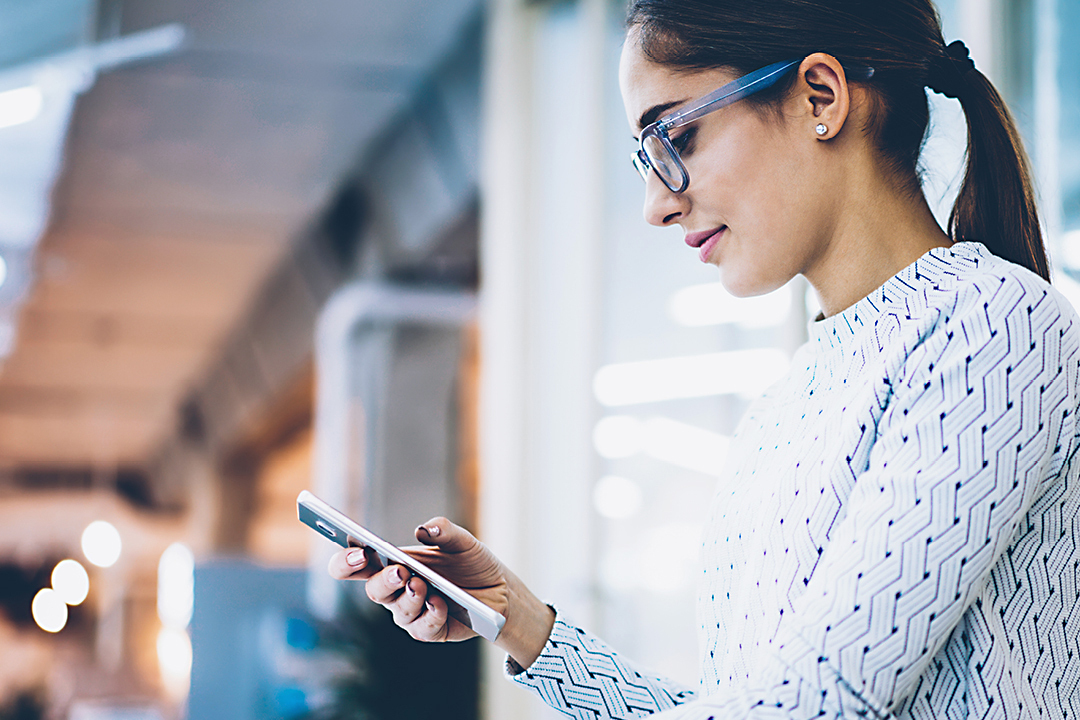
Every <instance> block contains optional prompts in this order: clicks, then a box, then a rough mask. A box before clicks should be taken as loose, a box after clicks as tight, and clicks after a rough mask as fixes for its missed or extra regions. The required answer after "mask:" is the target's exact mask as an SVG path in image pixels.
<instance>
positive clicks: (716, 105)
mask: <svg viewBox="0 0 1080 720" xmlns="http://www.w3.org/2000/svg"><path fill="white" fill-rule="evenodd" d="M800 62H802V60H801V59H798V60H785V61H783V62H778V63H774V64H772V65H768V66H766V67H763V68H761V69H760V70H756V71H754V72H752V73H750V74H749V75H744V76H742V77H741V78H739V79H738V80H735V81H733V82H730V83H728V84H727V85H724V86H723V87H720V88H717V89H716V90H714V91H713V92H711V93H709V94H708V95H706V96H705V97H703V98H701V101H700V102H699V103H698V104H697V105H695V106H694V107H692V108H688V109H686V110H683V111H682V112H677V113H674V114H672V115H670V116H668V117H666V118H661V119H660V120H659V121H658V122H657V125H660V126H662V127H664V128H665V129H669V130H670V129H671V128H677V127H682V126H683V125H686V124H687V123H690V122H693V121H694V120H697V119H698V118H699V117H701V116H703V115H707V114H709V113H710V112H712V111H714V110H719V109H720V108H722V107H724V106H725V105H731V104H732V103H735V102H738V101H739V100H742V99H743V98H745V97H747V96H749V95H753V94H754V93H756V92H758V91H761V90H764V89H766V88H768V87H770V86H772V85H775V84H776V83H777V81H779V80H780V78H782V77H783V76H784V73H786V72H787V71H788V70H790V69H791V68H793V67H795V66H796V65H798V64H799V63H800ZM844 71H845V72H846V73H847V74H848V75H849V76H850V78H851V79H852V80H869V79H870V78H872V77H873V76H874V68H872V67H867V66H865V65H854V66H851V67H848V66H844Z"/></svg>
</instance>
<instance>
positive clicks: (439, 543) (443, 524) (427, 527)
mask: <svg viewBox="0 0 1080 720" xmlns="http://www.w3.org/2000/svg"><path fill="white" fill-rule="evenodd" d="M416 539H417V540H419V541H420V542H422V543H423V544H425V545H431V546H434V547H437V548H439V549H440V550H442V551H443V552H446V553H462V552H465V551H467V550H471V549H472V548H474V547H475V546H476V545H478V544H479V542H480V541H479V540H477V539H476V538H475V537H473V535H472V533H470V532H469V531H468V530H466V529H465V528H463V527H461V526H460V525H455V524H454V523H452V522H450V521H449V520H447V519H446V518H444V517H436V518H432V519H431V520H428V521H427V522H426V523H424V524H423V525H421V526H420V527H418V528H416Z"/></svg>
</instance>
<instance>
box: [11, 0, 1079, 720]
mask: <svg viewBox="0 0 1080 720" xmlns="http://www.w3.org/2000/svg"><path fill="white" fill-rule="evenodd" d="M939 6H940V9H941V12H942V16H943V19H944V25H945V33H946V38H947V40H951V39H955V38H963V39H964V40H965V41H966V42H967V44H968V45H969V47H971V49H972V54H973V57H974V59H975V62H976V64H977V65H978V67H979V68H980V69H982V70H983V71H984V72H986V73H987V74H988V75H989V76H990V77H991V78H992V79H993V80H994V81H995V82H996V83H997V85H998V87H999V88H1000V89H1001V90H1002V91H1003V94H1004V95H1005V96H1006V97H1007V99H1008V100H1009V102H1010V104H1011V106H1012V107H1013V109H1014V111H1015V114H1016V116H1017V119H1018V121H1019V123H1020V126H1021V128H1022V130H1023V132H1024V134H1025V137H1026V140H1027V144H1028V150H1029V152H1030V153H1031V156H1032V159H1033V163H1034V167H1035V171H1036V175H1037V177H1038V184H1039V194H1040V200H1041V203H1042V205H1041V207H1042V212H1043V219H1044V221H1045V224H1046V229H1047V233H1048V242H1049V246H1050V251H1051V256H1052V260H1053V262H1054V266H1055V283H1056V284H1057V285H1058V287H1059V288H1060V289H1061V290H1062V291H1063V292H1064V293H1065V294H1066V295H1067V296H1068V297H1069V298H1070V299H1074V298H1075V299H1076V302H1078V303H1080V292H1077V288H1078V285H1077V283H1076V282H1075V281H1074V280H1073V278H1074V277H1080V274H1078V273H1080V120H1078V118H1080V92H1078V91H1080V47H1078V46H1077V45H1076V43H1070V42H1068V41H1067V39H1068V38H1072V37H1075V36H1076V35H1078V34H1080V3H1077V2H1075V0H942V2H941V3H940V4H939ZM623 9H624V4H623V3H622V2H621V0H576V1H569V0H568V1H564V2H556V1H543V0H534V1H531V2H529V1H526V0H488V1H487V2H484V1H483V0H393V2H374V1H371V0H352V2H347V3H346V2H334V1H332V0H310V1H309V2H305V3H295V2H286V1H285V0H228V1H226V0H139V1H138V2H136V1H135V0H0V158H2V162H0V720H12V719H15V718H17V719H18V720H37V719H38V718H55V719H71V720H120V719H123V720H174V719H175V720H179V719H180V718H188V717H190V718H193V719H197V720H212V719H214V718H228V719H229V720H242V719H244V718H253V719H254V718H260V719H261V718H273V719H277V718H282V719H285V718H303V717H307V718H387V717H395V718H412V717H430V716H432V715H433V714H438V716H439V717H450V718H453V717H460V718H507V717H514V718H545V717H550V713H549V712H548V711H546V710H545V709H544V708H542V707H540V706H539V703H538V701H536V700H535V699H534V698H532V697H531V696H530V695H528V694H526V693H525V692H523V691H521V690H519V689H517V688H515V687H513V686H511V685H510V684H509V683H506V682H504V681H503V680H502V679H501V672H502V671H501V664H502V657H501V656H499V654H498V653H497V652H494V651H493V649H492V648H490V647H487V646H485V645H484V644H483V643H482V641H470V642H468V643H463V644H460V645H457V646H452V647H431V646H425V645H421V644H419V643H413V642H412V641H411V640H409V639H408V638H407V637H405V636H404V634H403V633H400V632H397V631H396V630H394V629H393V628H391V627H389V626H388V622H389V621H388V619H387V617H386V616H385V614H384V613H381V612H372V611H371V607H370V604H369V603H367V601H366V600H365V599H364V598H363V597H362V592H361V588H358V587H343V586H341V585H340V584H338V583H335V582H334V581H331V580H330V579H329V578H328V576H327V575H326V574H325V563H326V559H327V558H328V556H329V554H330V553H331V552H332V550H333V546H332V545H331V544H330V543H327V542H325V541H324V540H322V539H321V538H319V537H317V536H315V534H314V533H312V532H311V531H310V530H308V529H307V528H305V527H304V526H303V525H301V524H300V523H299V522H297V520H296V511H295V498H296V495H297V494H298V492H299V491H300V490H302V489H305V488H306V489H310V490H312V491H313V492H315V493H316V494H317V495H320V496H321V497H323V498H324V499H326V500H327V501H329V502H331V503H332V504H334V505H336V506H338V507H340V508H342V509H344V510H346V511H347V512H349V513H350V514H352V515H353V516H354V517H356V518H358V519H361V520H362V521H364V522H365V523H366V524H368V525H369V526H370V527H372V528H373V529H375V530H376V531H378V532H380V533H382V534H383V535H384V536H385V537H387V538H389V539H391V540H394V541H396V542H399V543H408V542H411V541H412V528H414V527H415V526H416V525H417V524H418V523H420V522H422V521H424V520H426V519H428V518H429V517H431V516H433V515H436V514H445V515H447V516H449V517H450V518H452V519H454V520H455V521H457V522H459V523H461V524H464V525H465V526H467V527H469V528H470V529H472V530H473V531H474V532H476V533H477V534H479V535H480V536H481V538H482V539H483V540H484V541H485V542H486V543H487V544H488V545H490V546H491V547H492V548H493V549H494V550H495V552H496V553H497V554H499V555H500V556H501V557H502V558H503V559H504V560H505V561H506V562H507V563H508V564H509V565H510V566H511V567H513V568H514V569H515V570H516V571H517V573H518V574H519V575H520V576H521V577H522V578H523V579H525V581H526V582H527V583H529V584H530V586H532V587H533V588H534V589H535V590H536V591H537V592H538V594H540V595H541V596H542V597H544V598H546V599H548V600H550V601H553V602H557V603H558V604H559V605H560V607H561V608H562V609H563V611H565V612H566V613H568V614H570V615H571V616H572V617H574V618H575V619H576V620H578V621H579V622H581V623H582V624H585V625H587V626H589V627H591V628H592V629H594V630H596V631H598V632H600V633H601V634H602V635H603V636H604V637H606V638H607V639H608V640H609V641H610V642H611V643H612V644H613V645H614V646H616V647H618V648H619V649H621V650H623V651H624V652H626V653H627V654H628V655H630V656H631V657H636V658H638V659H640V660H642V661H644V662H645V664H646V665H649V666H652V667H654V668H655V669H657V670H658V671H662V672H666V673H668V674H671V675H673V676H675V677H677V678H680V679H682V680H684V681H686V682H688V683H694V682H696V667H697V657H696V640H695V633H694V628H695V621H694V613H693V596H694V587H693V576H694V574H695V569H694V568H695V561H696V554H697V538H698V533H699V530H700V523H701V520H702V518H703V517H704V514H705V511H706V509H707V506H708V503H709V500H710V498H711V497H712V495H713V493H714V492H715V490H716V487H715V480H714V476H715V474H716V472H717V469H718V467H719V465H720V464H721V463H722V462H723V459H724V454H725V452H726V445H727V442H728V437H729V435H730V433H731V432H732V429H733V426H734V423H735V421H736V419H737V418H738V416H739V414H740V413H741V412H742V410H743V409H744V408H745V405H746V402H747V401H748V399H749V398H750V397H752V396H753V394H754V393H755V392H757V391H759V390H760V389H761V388H762V387H764V386H765V385H766V384H768V383H769V382H771V381H772V380H773V379H774V378H776V377H777V376H778V375H779V374H781V373H782V372H783V371H784V369H785V367H786V364H787V362H788V358H789V357H790V355H791V352H792V351H793V349H794V348H795V347H797V346H798V345H799V344H800V343H801V342H802V341H803V338H804V335H805V324H806V321H807V319H808V318H809V317H811V316H812V315H813V313H815V312H816V307H815V306H814V300H813V296H812V294H809V293H808V292H807V287H806V285H805V283H804V282H802V281H801V280H800V279H796V280H795V281H792V282H791V283H790V284H789V285H788V286H787V287H785V288H783V289H781V290H780V291H777V292H775V293H772V294H771V295H768V296H764V297H761V298H754V299H746V300H736V299H734V298H731V297H730V296H727V295H726V294H725V293H724V292H723V290H722V289H721V287H720V286H719V285H718V284H717V283H716V277H715V270H714V269H711V268H710V267H709V266H704V265H702V264H701V263H699V262H698V261H697V259H696V255H695V253H694V252H693V251H692V250H689V249H688V248H686V247H685V246H684V245H683V244H682V242H681V233H680V232H679V231H678V230H658V229H656V228H651V227H648V226H647V225H646V224H645V223H644V221H643V220H642V218H641V201H642V197H643V193H642V188H641V182H640V180H639V179H638V178H637V177H636V174H635V173H634V171H633V170H632V169H631V167H630V165H629V163H628V162H627V157H628V153H629V152H630V151H631V150H632V149H633V147H634V144H633V142H632V141H631V138H630V132H629V130H628V128H627V123H626V119H625V115H624V113H623V110H622V107H621V101H620V99H619V95H618V88H617V83H616V67H617V61H618V54H619V48H620V44H621V38H622V28H621V24H622V16H623ZM932 102H933V108H934V115H933V132H932V135H931V137H930V139H929V141H928V145H927V153H926V155H925V160H924V165H925V186H926V190H927V194H928V196H929V198H930V200H931V203H932V204H934V206H935V207H936V208H937V211H938V214H939V217H941V218H942V219H944V218H945V217H947V214H948V209H949V207H950V206H951V198H952V196H953V195H954V193H955V191H956V186H957V184H958V180H959V178H958V175H957V173H958V170H959V168H960V163H961V159H962V155H963V143H964V137H965V136H964V132H965V130H964V125H963V118H962V114H961V111H960V109H959V105H958V104H956V103H955V102H952V101H948V100H944V99H941V98H939V97H937V96H934V97H933V98H932ZM703 367H708V368H709V371H708V372H707V373H703V372H702V371H701V368H703Z"/></svg>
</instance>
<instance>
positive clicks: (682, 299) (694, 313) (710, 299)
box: [668, 282, 791, 328]
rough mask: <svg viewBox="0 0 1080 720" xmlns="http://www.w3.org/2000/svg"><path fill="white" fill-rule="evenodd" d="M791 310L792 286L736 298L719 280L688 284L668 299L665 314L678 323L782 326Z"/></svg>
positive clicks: (693, 325)
mask: <svg viewBox="0 0 1080 720" xmlns="http://www.w3.org/2000/svg"><path fill="white" fill-rule="evenodd" d="M790 312H791V288H790V287H788V286H787V285H784V286H783V287H781V288H780V289H779V290H775V291H774V292H771V293H769V294H767V295H758V296H756V297H747V298H739V297H735V296H734V295H732V294H731V293H729V292H728V291H727V290H725V289H724V286H723V285H721V284H720V283H718V282H715V283H707V284H704V285H691V286H690V287H686V288H683V289H682V290H679V291H678V292H676V293H675V294H674V295H672V296H671V299H670V300H669V301H668V313H669V314H670V315H671V318H672V320H674V321H675V322H676V323H678V324H679V325H684V326H687V327H700V326H704V325H723V324H726V323H733V324H737V325H738V326H739V327H743V328H760V327H773V326H776V325H781V324H783V322H784V321H785V320H786V319H787V317H788V314H789V313H790Z"/></svg>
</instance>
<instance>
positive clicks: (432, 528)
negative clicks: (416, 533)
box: [424, 525, 439, 537]
mask: <svg viewBox="0 0 1080 720" xmlns="http://www.w3.org/2000/svg"><path fill="white" fill-rule="evenodd" d="M424 529H425V530H427V534H428V535H430V536H431V537H438V535H439V526H438V525H425V526H424Z"/></svg>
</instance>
